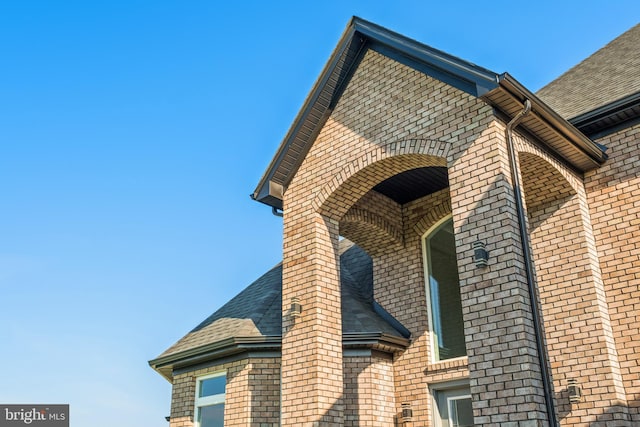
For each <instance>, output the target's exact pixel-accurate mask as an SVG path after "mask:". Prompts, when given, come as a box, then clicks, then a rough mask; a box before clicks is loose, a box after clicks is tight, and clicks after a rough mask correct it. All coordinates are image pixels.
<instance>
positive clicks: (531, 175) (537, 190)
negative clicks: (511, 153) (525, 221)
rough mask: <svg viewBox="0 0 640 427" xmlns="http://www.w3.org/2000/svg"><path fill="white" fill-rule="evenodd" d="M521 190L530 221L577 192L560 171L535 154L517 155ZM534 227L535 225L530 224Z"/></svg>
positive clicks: (522, 153)
mask: <svg viewBox="0 0 640 427" xmlns="http://www.w3.org/2000/svg"><path fill="white" fill-rule="evenodd" d="M518 157H519V162H520V173H521V174H522V188H523V193H524V199H525V203H526V205H527V211H528V212H529V217H530V219H531V217H532V215H533V216H538V215H536V214H535V213H537V212H540V211H541V210H545V208H546V209H547V210H548V209H549V208H551V207H552V206H556V207H557V206H559V205H560V204H562V203H563V202H564V201H566V200H568V199H569V198H571V197H573V196H574V195H576V194H577V193H578V192H577V191H576V188H574V186H573V185H572V183H571V182H570V181H569V180H567V179H566V176H565V175H564V174H563V173H562V169H559V168H557V167H556V166H555V165H553V164H552V163H550V162H549V161H547V159H544V158H542V157H540V156H539V155H538V154H537V153H532V152H529V151H522V152H520V153H519V156H518ZM532 226H535V224H532Z"/></svg>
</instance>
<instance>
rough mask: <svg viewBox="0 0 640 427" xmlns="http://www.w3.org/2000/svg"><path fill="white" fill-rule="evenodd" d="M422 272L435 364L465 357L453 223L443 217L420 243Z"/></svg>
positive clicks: (449, 218) (448, 218)
mask: <svg viewBox="0 0 640 427" xmlns="http://www.w3.org/2000/svg"><path fill="white" fill-rule="evenodd" d="M422 245H423V249H424V256H425V266H426V272H425V277H426V278H427V280H426V282H427V283H426V288H427V299H428V301H427V305H428V307H429V322H430V324H431V335H432V338H433V340H432V349H433V358H434V360H435V361H440V360H447V359H453V358H456V357H462V356H466V354H467V350H466V347H465V344H464V326H463V323H462V304H461V302H460V282H459V280H458V264H457V262H456V245H455V239H454V234H453V221H452V219H451V217H450V216H449V217H447V218H445V219H444V220H442V221H441V222H440V223H439V224H436V226H435V227H434V228H432V229H431V230H430V231H429V232H427V234H425V237H424V238H423V241H422Z"/></svg>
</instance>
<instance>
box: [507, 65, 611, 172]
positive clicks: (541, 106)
mask: <svg viewBox="0 0 640 427" xmlns="http://www.w3.org/2000/svg"><path fill="white" fill-rule="evenodd" d="M499 83H500V86H501V87H502V88H503V89H504V90H506V91H507V92H508V93H510V94H511V95H512V96H513V97H514V98H516V99H517V100H519V101H520V102H522V103H523V104H524V103H526V102H529V103H530V104H531V109H532V110H534V111H533V112H532V113H531V114H533V115H535V116H538V117H539V118H540V119H541V120H542V121H544V122H546V123H548V124H549V125H550V126H551V127H552V128H553V129H555V130H556V131H557V132H558V133H560V134H561V135H562V136H564V137H565V138H566V139H567V140H569V141H571V142H572V143H573V144H574V145H575V146H576V147H577V148H578V149H579V150H580V151H581V152H582V153H583V154H585V155H586V156H587V157H588V158H589V159H590V161H591V162H592V165H593V166H592V168H594V169H595V168H598V167H600V166H602V164H603V163H604V162H605V161H606V160H607V158H608V156H607V155H606V154H605V152H604V150H605V149H606V147H603V146H601V145H598V144H596V143H595V142H593V141H592V140H591V139H589V138H587V137H586V136H585V135H584V134H582V132H580V131H579V130H578V129H576V128H575V126H574V125H572V124H571V123H569V122H568V121H566V120H565V119H564V118H562V117H561V116H560V115H559V114H558V113H556V112H555V111H554V110H553V109H551V108H550V107H549V106H547V105H546V104H545V103H544V102H541V101H540V99H539V98H537V97H536V95H535V94H533V93H532V92H530V91H529V90H528V89H527V88H525V87H524V86H522V84H520V82H518V81H517V80H516V79H514V78H513V77H511V75H509V73H503V74H501V75H500V76H499ZM514 127H515V126H514Z"/></svg>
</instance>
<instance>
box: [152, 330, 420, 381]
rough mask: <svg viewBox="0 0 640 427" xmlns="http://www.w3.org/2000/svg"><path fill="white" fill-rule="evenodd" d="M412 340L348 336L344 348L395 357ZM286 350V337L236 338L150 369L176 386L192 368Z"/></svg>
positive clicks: (154, 362)
mask: <svg viewBox="0 0 640 427" xmlns="http://www.w3.org/2000/svg"><path fill="white" fill-rule="evenodd" d="M410 342H411V341H410V339H409V338H404V337H399V336H395V335H390V334H387V333H384V332H363V333H346V334H344V335H343V337H342V346H343V348H345V349H353V348H370V349H374V350H379V351H384V352H387V353H395V352H399V351H403V350H405V349H406V348H407V347H408V346H409V344H410ZM281 349H282V337H280V336H260V337H236V338H227V339H225V340H222V341H218V342H215V343H211V344H207V345H204V346H199V347H195V348H192V349H189V350H185V351H181V352H178V353H174V354H169V355H167V356H162V357H158V358H157V359H154V360H150V361H149V366H151V367H152V368H153V369H154V370H156V371H157V372H158V373H159V374H160V375H162V376H163V377H164V378H165V379H167V381H169V382H173V373H174V371H176V370H182V369H185V368H188V367H191V366H195V365H200V364H203V363H208V362H212V361H215V360H220V359H225V358H229V357H233V356H238V355H240V356H243V355H251V354H255V355H256V356H258V355H260V354H262V355H264V354H265V353H267V352H270V353H271V354H272V355H273V354H274V353H278V354H279V352H280V351H281Z"/></svg>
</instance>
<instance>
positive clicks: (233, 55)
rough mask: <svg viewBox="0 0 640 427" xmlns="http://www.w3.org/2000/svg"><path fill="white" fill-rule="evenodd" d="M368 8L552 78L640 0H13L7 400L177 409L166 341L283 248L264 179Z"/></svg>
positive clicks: (83, 422) (610, 32) (4, 59)
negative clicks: (158, 362) (257, 195)
mask: <svg viewBox="0 0 640 427" xmlns="http://www.w3.org/2000/svg"><path fill="white" fill-rule="evenodd" d="M352 15H358V16H360V17H362V18H364V19H368V20H371V21H373V22H376V23H378V24H380V25H382V26H385V27H387V28H389V29H392V30H395V31H397V32H400V33H402V34H404V35H407V36H409V37H411V38H414V39H417V40H419V41H421V42H423V43H426V44H429V45H431V46H433V47H435V48H438V49H441V50H444V51H447V52H449V53H451V54H453V55H456V56H458V57H461V58H463V59H466V60H469V61H471V62H474V63H476V64H478V65H481V66H483V67H485V68H489V69H491V70H493V71H496V72H503V71H507V72H509V73H510V74H511V75H513V76H514V77H515V78H516V79H518V80H519V81H520V82H522V83H523V84H524V85H525V86H526V87H528V88H529V89H531V90H534V91H535V90H537V89H539V88H540V87H542V86H543V85H544V84H545V83H547V82H549V81H551V80H553V79H554V78H555V77H557V76H558V75H559V74H561V73H562V72H563V71H565V70H566V69H568V68H569V67H571V66H572V65H575V64H576V63H578V62H579V61H580V60H581V59H583V58H584V57H586V56H588V55H589V54H590V53H592V52H593V51H595V50H597V49H598V48H600V47H602V46H603V45H604V44H606V43H607V42H608V41H610V40H611V39H613V38H615V37H616V36H617V35H619V34H620V33H622V32H624V31H625V30H627V29H628V28H630V27H631V26H633V25H634V24H636V23H637V21H638V18H639V17H640V2H637V1H617V2H609V1H600V2H595V1H589V0H584V1H580V2H570V1H565V2H557V1H554V2H551V1H538V2H525V3H522V2H520V3H518V2H502V1H494V2H491V3H487V2H460V1H458V2H431V1H395V2H376V1H331V0H329V1H322V2H302V1H296V2H267V1H264V2H258V1H256V2H226V3H221V2H214V1H197V0H194V1H188V2H179V1H163V0H154V1H147V0H128V1H116V0H111V1H108V2H107V1H98V0H96V1H73V0H68V1H57V2H54V1H44V0H43V1H31V0H4V1H2V2H0V200H1V204H0V307H1V308H0V366H2V375H0V403H69V404H70V405H71V425H72V426H75V427H81V426H92V427H102V426H105V427H106V426H114V425H118V426H121V427H129V426H136V427H140V426H150V427H151V426H166V425H167V423H166V422H165V421H164V416H165V415H168V414H169V404H170V385H169V383H168V382H167V381H166V380H164V379H163V378H162V377H160V375H158V374H156V373H155V372H154V371H153V370H152V369H151V368H149V367H148V366H147V360H149V359H152V358H154V357H156V356H157V355H159V354H160V353H161V352H162V351H163V350H165V349H166V348H167V347H169V346H170V345H171V344H172V343H173V342H175V341H176V340H177V339H179V338H180V337H181V336H183V335H184V334H185V333H187V332H188V331H189V330H190V329H191V328H193V327H194V326H195V325H197V324H198V323H199V322H200V321H201V320H203V319H204V318H205V317H207V316H208V315H209V314H211V313H212V312H213V311H215V309H217V308H218V307H219V306H220V305H222V304H223V303H224V302H226V301H227V300H228V299H230V298H231V297H232V296H233V295H235V294H236V293H237V292H238V291H239V290H241V289H242V288H243V287H244V286H246V285H248V284H249V283H251V282H252V281H253V280H255V279H256V278H257V277H259V276H260V275H261V274H262V273H263V272H265V271H267V270H268V269H269V268H271V267H272V266H273V265H275V264H276V263H277V262H278V261H279V260H280V257H281V244H282V242H281V235H280V234H281V231H282V224H281V219H280V218H277V217H275V216H273V215H271V212H270V209H269V208H267V207H266V206H264V205H261V204H259V203H256V202H254V201H252V200H251V199H250V198H249V194H250V193H251V192H252V191H253V189H254V188H255V186H256V184H257V182H258V180H259V179H260V177H261V175H262V173H263V172H264V170H265V168H266V166H267V165H268V163H269V161H270V160H271V156H272V155H273V154H274V153H275V150H276V149H277V147H278V145H279V143H280V141H281V140H282V138H283V136H284V134H285V133H286V131H287V129H288V127H289V125H290V124H291V122H292V120H293V118H294V117H295V115H296V113H297V111H298V109H299V108H300V106H301V105H302V102H303V101H304V98H305V97H306V95H307V93H308V91H309V89H310V88H311V86H312V85H313V83H314V81H315V79H316V78H317V76H318V75H319V73H320V71H321V70H322V67H323V66H324V63H325V61H326V60H327V59H328V57H329V55H330V54H331V51H332V49H333V48H334V46H335V45H336V43H337V41H338V39H339V37H340V35H341V34H342V31H343V30H344V28H345V26H346V24H347V22H348V20H349V19H350V17H351V16H352Z"/></svg>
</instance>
